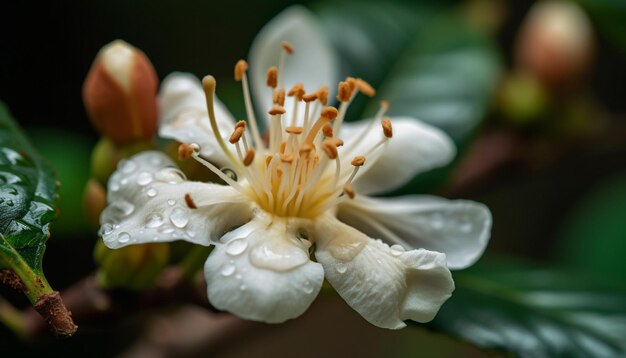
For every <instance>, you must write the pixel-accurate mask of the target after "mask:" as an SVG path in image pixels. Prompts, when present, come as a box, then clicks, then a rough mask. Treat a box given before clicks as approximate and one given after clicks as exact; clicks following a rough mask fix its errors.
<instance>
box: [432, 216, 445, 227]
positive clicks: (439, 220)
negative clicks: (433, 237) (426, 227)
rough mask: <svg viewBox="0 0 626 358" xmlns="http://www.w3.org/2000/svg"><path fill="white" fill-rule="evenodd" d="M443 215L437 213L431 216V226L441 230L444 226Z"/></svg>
mask: <svg viewBox="0 0 626 358" xmlns="http://www.w3.org/2000/svg"><path fill="white" fill-rule="evenodd" d="M443 224H444V223H443V217H442V216H441V214H439V213H437V214H434V215H433V216H432V217H431V218H430V226H431V227H432V228H433V229H435V230H439V229H442V228H443Z"/></svg>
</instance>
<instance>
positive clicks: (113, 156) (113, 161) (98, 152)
mask: <svg viewBox="0 0 626 358" xmlns="http://www.w3.org/2000/svg"><path fill="white" fill-rule="evenodd" d="M150 149H154V146H153V145H152V144H151V143H149V142H144V141H140V142H133V143H129V144H126V145H123V146H116V145H115V143H113V142H112V141H111V140H110V139H109V138H106V137H105V138H100V141H98V143H97V144H96V146H95V147H94V148H93V152H91V176H92V177H93V178H94V179H97V180H98V181H99V182H100V183H101V184H102V185H104V186H105V188H106V185H107V182H108V181H109V177H110V176H111V174H113V172H114V171H115V168H117V163H118V162H119V161H120V160H122V159H124V158H128V157H130V156H132V155H134V154H137V153H139V152H142V151H144V150H150Z"/></svg>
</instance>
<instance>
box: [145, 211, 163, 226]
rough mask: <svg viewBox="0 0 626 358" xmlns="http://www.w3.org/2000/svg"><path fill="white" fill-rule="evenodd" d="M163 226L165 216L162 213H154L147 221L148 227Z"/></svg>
mask: <svg viewBox="0 0 626 358" xmlns="http://www.w3.org/2000/svg"><path fill="white" fill-rule="evenodd" d="M161 225H163V215H161V213H156V212H155V213H152V214H150V216H149V217H148V219H147V220H146V227H148V228H155V227H159V226H161Z"/></svg>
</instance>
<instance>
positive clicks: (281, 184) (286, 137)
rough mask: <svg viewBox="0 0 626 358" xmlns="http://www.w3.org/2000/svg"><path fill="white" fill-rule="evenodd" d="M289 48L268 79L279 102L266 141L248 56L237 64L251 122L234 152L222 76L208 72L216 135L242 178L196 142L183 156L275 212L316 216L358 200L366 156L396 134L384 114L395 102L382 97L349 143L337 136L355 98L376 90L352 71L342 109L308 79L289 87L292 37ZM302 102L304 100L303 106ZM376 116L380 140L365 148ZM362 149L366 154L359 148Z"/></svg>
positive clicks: (240, 129) (238, 131)
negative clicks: (222, 101) (217, 97)
mask: <svg viewBox="0 0 626 358" xmlns="http://www.w3.org/2000/svg"><path fill="white" fill-rule="evenodd" d="M282 47H283V52H282V54H281V58H280V61H279V67H271V68H270V69H269V70H268V72H267V85H268V87H269V88H270V89H271V92H270V93H268V95H271V98H272V102H273V107H272V108H271V109H270V110H269V111H268V112H267V113H268V115H269V128H268V137H267V141H266V142H265V141H263V140H262V139H261V138H262V137H261V135H260V133H259V129H258V126H257V123H256V119H255V116H254V111H253V109H252V101H251V100H250V93H249V89H248V79H247V75H246V71H247V68H248V65H247V63H246V62H245V61H244V60H240V61H239V62H237V65H236V66H235V79H236V80H237V81H241V82H242V87H243V92H244V101H245V104H246V112H247V116H248V121H247V122H246V121H239V122H238V123H237V124H236V125H235V130H234V131H233V133H232V135H231V136H230V139H229V142H230V144H231V145H232V146H234V149H235V151H234V152H235V153H233V152H231V150H230V148H229V146H228V144H227V143H226V141H224V140H223V139H222V136H221V134H220V133H219V128H218V126H217V121H216V119H215V113H214V109H213V97H214V94H215V84H216V83H215V79H214V78H213V77H212V76H206V77H205V78H204V79H203V81H202V83H203V87H204V90H205V94H206V99H207V109H208V113H209V118H210V120H211V127H212V130H213V133H214V134H215V137H216V140H217V141H218V143H219V145H220V147H221V149H222V150H223V151H224V153H225V154H226V156H227V157H228V158H229V160H230V161H231V163H232V165H233V167H234V169H235V171H236V172H237V174H238V175H239V176H240V180H239V181H235V180H233V179H232V178H231V177H229V176H227V175H225V174H224V173H223V172H222V171H220V170H219V169H218V168H217V167H215V166H214V165H213V164H211V163H210V162H209V161H208V160H206V159H205V158H202V157H201V156H200V154H199V147H198V146H197V145H196V144H191V145H186V144H183V145H181V147H180V149H179V155H180V156H181V157H182V158H185V157H190V156H193V157H194V159H196V160H198V161H199V162H201V163H202V164H204V165H205V166H207V167H208V168H209V169H211V170H212V171H213V172H215V173H216V174H217V175H219V176H220V177H221V178H222V179H223V180H224V181H225V182H226V183H228V184H229V185H231V186H233V187H234V188H235V189H237V190H239V191H240V192H242V193H243V194H245V195H247V196H248V197H249V198H250V199H251V200H253V201H254V202H256V203H257V204H258V205H259V207H260V208H261V209H263V210H265V211H267V212H269V213H271V214H273V215H277V216H281V217H301V218H315V217H317V216H318V215H320V214H322V213H323V212H325V211H327V210H329V209H331V208H332V207H333V206H335V205H337V204H338V203H339V202H341V201H343V200H348V199H350V198H354V196H355V193H354V190H353V188H352V187H351V183H352V181H353V180H354V179H355V178H356V177H357V175H358V174H359V170H360V168H361V167H362V166H363V165H364V164H365V158H366V157H367V158H369V159H368V164H370V165H371V164H372V163H373V162H374V161H375V159H377V158H378V156H379V155H380V153H381V152H382V150H383V149H384V148H383V147H384V145H385V144H386V143H387V142H388V139H389V138H391V137H392V129H391V122H390V121H389V119H387V118H384V119H383V116H384V113H385V111H386V110H387V108H388V104H387V102H385V101H383V102H381V107H380V110H379V111H378V113H377V115H376V116H375V118H374V119H372V120H371V122H370V123H369V124H368V125H367V126H366V127H365V128H364V129H362V132H361V133H359V135H356V136H354V138H355V141H354V142H353V143H347V144H346V145H345V146H344V142H343V140H341V139H340V138H338V137H337V136H336V135H337V134H338V133H339V131H340V129H341V125H342V123H343V120H344V117H345V115H346V112H347V109H348V107H349V105H350V103H351V102H352V100H353V99H354V97H355V96H356V94H357V93H359V92H360V93H363V94H365V95H368V96H370V97H372V96H374V94H375V91H374V89H373V88H372V87H371V86H370V85H369V84H367V83H366V82H365V81H363V80H361V79H355V78H351V77H348V78H347V79H346V80H345V81H343V82H340V83H339V85H338V95H337V99H338V100H339V102H340V106H339V109H336V108H335V107H332V106H326V104H327V101H328V89H327V88H326V87H322V88H320V89H318V90H317V91H315V92H312V93H308V94H307V92H306V91H305V89H304V87H303V86H302V84H299V83H298V84H296V85H295V86H294V87H293V88H291V89H290V90H289V91H285V88H284V87H283V86H282V78H281V73H282V67H283V65H284V63H285V58H286V57H287V55H289V54H291V53H293V51H294V50H293V47H292V46H291V45H289V44H288V43H285V42H284V43H283V44H282ZM285 97H290V98H291V99H288V100H291V101H293V111H290V112H291V113H287V111H286V110H285V107H284V105H285V100H286V98H285ZM301 106H304V110H302V107H301ZM376 122H380V123H381V124H382V129H383V130H382V135H381V138H380V140H379V141H378V142H377V143H376V144H374V145H372V146H371V147H369V148H363V146H362V145H360V144H362V140H363V139H364V138H365V137H366V135H367V134H368V132H370V131H371V130H372V127H374V124H375V123H376ZM247 124H249V126H250V131H251V133H252V140H253V141H252V142H251V141H250V139H249V138H248V137H249V134H248V133H247V126H248V125H247ZM232 146H231V148H232ZM339 147H342V148H341V149H339ZM364 149H365V150H364ZM363 150H364V151H365V153H363V152H361V153H357V152H358V151H363ZM340 151H341V152H340ZM356 154H360V155H356ZM354 155H356V156H354ZM346 158H352V159H351V161H350V165H345V164H343V165H342V160H341V159H344V160H345V159H346Z"/></svg>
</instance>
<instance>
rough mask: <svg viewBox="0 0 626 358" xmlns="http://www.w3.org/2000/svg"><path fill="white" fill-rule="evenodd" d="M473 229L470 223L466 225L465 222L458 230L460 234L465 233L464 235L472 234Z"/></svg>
mask: <svg viewBox="0 0 626 358" xmlns="http://www.w3.org/2000/svg"><path fill="white" fill-rule="evenodd" d="M473 228H474V226H473V225H472V224H471V223H467V222H466V223H463V224H461V226H459V230H461V232H463V233H466V234H467V233H470V232H472V229H473Z"/></svg>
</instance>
